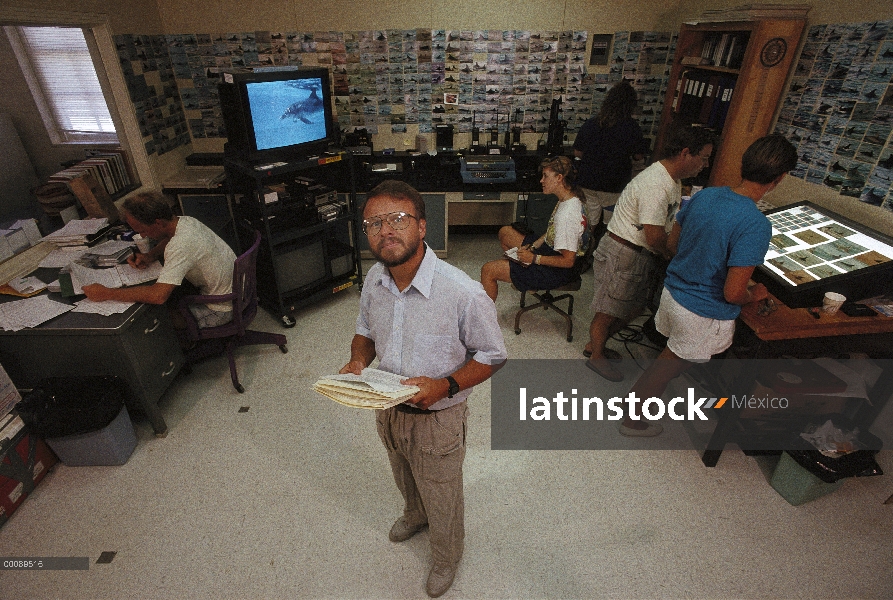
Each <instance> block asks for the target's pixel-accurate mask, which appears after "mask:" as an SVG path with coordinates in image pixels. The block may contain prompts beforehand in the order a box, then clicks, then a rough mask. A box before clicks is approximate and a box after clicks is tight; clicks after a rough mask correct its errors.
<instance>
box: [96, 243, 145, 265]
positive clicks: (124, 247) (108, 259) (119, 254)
mask: <svg viewBox="0 0 893 600" xmlns="http://www.w3.org/2000/svg"><path fill="white" fill-rule="evenodd" d="M134 247H135V246H134V244H133V242H126V241H119V240H109V241H107V242H103V243H101V244H99V245H98V246H93V247H92V248H90V249H89V250H87V251H86V252H85V253H84V260H89V261H90V262H91V263H92V264H93V266H94V267H114V266H115V265H117V264H120V263H125V262H127V257H128V256H130V255H131V254H133V248H134Z"/></svg>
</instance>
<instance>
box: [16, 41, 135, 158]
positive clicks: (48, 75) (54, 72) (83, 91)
mask: <svg viewBox="0 0 893 600" xmlns="http://www.w3.org/2000/svg"><path fill="white" fill-rule="evenodd" d="M4 29H5V30H6V33H7V36H8V37H9V39H10V42H11V44H12V46H13V50H14V51H15V54H16V57H17V58H18V60H19V64H20V65H21V67H22V72H23V74H24V75H25V79H26V80H27V81H28V85H29V87H30V88H31V93H32V95H33V96H34V99H35V101H36V103H37V105H38V108H39V109H40V112H41V114H42V116H43V120H44V123H45V124H46V127H47V130H48V132H49V134H50V138H51V139H52V141H53V142H54V143H94V144H97V143H115V142H117V141H118V136H117V135H116V133H115V124H114V122H113V121H112V117H111V114H110V113H109V109H108V104H107V103H106V99H105V95H104V94H103V91H102V87H101V85H100V83H99V78H98V77H97V75H96V69H95V67H94V66H93V58H92V56H91V55H90V49H89V47H88V45H87V40H86V38H85V37H84V30H83V29H81V28H78V27H5V28H4Z"/></svg>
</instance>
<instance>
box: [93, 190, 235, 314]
mask: <svg viewBox="0 0 893 600" xmlns="http://www.w3.org/2000/svg"><path fill="white" fill-rule="evenodd" d="M123 208H124V214H123V216H124V219H125V220H126V221H127V224H128V225H130V227H131V229H133V230H134V231H135V232H137V233H138V234H140V236H142V237H144V238H149V239H152V240H154V241H155V242H156V244H155V246H154V247H153V248H152V249H151V250H149V251H148V252H146V253H136V254H134V256H132V257H130V258H128V259H127V261H128V262H129V263H130V264H131V265H132V266H134V267H136V268H138V269H140V268H142V269H144V268H146V267H147V266H149V265H150V264H152V263H153V262H155V261H156V260H158V259H159V258H161V257H163V258H164V266H163V267H162V269H161V274H160V275H159V276H158V280H157V281H156V282H155V283H153V284H152V285H141V286H136V287H130V288H119V289H111V288H107V287H105V286H104V285H100V284H98V283H94V284H91V285H85V286H84V294H86V295H87V298H89V299H90V300H94V301H97V302H99V301H104V300H119V301H123V302H145V303H148V304H164V303H165V302H167V299H168V298H170V296H171V294H172V293H173V291H174V289H175V288H177V287H178V286H179V285H181V284H182V283H183V280H184V279H186V280H187V281H188V282H189V283H191V284H193V285H194V286H195V287H197V288H198V291H199V293H200V294H202V295H220V294H229V293H230V292H232V290H233V264H234V263H235V261H236V255H235V253H234V252H233V251H232V249H231V248H230V247H229V245H227V243H226V242H224V241H223V240H222V239H220V237H218V236H217V234H216V233H214V232H213V231H211V230H210V229H209V228H208V227H207V226H206V225H204V224H203V223H202V222H200V221H199V220H198V219H194V218H193V217H179V216H176V215H174V213H173V211H172V210H171V207H170V205H169V204H168V203H167V201H166V200H165V199H164V196H162V195H161V194H158V193H153V192H149V193H142V194H137V195H136V196H133V197H131V198H128V199H127V200H125V201H124V206H123ZM189 310H190V311H192V314H193V315H195V318H196V320H197V321H198V324H199V327H216V326H217V325H223V324H224V323H228V322H229V321H231V320H232V316H233V311H232V305H231V304H230V303H228V302H225V303H217V304H192V305H190V306H189Z"/></svg>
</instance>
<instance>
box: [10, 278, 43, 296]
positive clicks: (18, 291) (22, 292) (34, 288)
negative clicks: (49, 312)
mask: <svg viewBox="0 0 893 600" xmlns="http://www.w3.org/2000/svg"><path fill="white" fill-rule="evenodd" d="M7 286H8V287H9V288H12V293H13V295H15V296H22V297H23V298H27V297H28V296H34V295H35V294H39V293H40V292H42V291H43V290H45V289H46V288H47V285H46V284H45V283H44V282H42V281H41V280H40V279H38V278H37V277H16V278H15V279H13V280H12V281H10V282H9V283H7V284H6V285H5V286H3V287H4V288H5V287H7ZM0 291H3V290H2V288H0ZM3 293H9V292H7V291H3Z"/></svg>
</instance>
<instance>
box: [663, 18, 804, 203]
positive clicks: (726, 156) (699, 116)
mask: <svg viewBox="0 0 893 600" xmlns="http://www.w3.org/2000/svg"><path fill="white" fill-rule="evenodd" d="M792 13H793V14H796V15H797V16H791V17H790V18H773V19H753V20H741V21H728V22H698V23H683V24H682V27H681V29H680V31H679V39H678V42H677V44H676V57H675V59H674V61H673V66H672V70H671V71H670V79H669V82H668V87H667V94H666V97H665V98H664V108H663V112H662V114H661V121H660V126H659V129H658V135H657V143H656V156H658V157H660V156H662V151H663V146H664V140H665V139H666V136H667V134H668V132H669V130H670V128H671V127H673V126H674V125H677V124H679V125H691V124H700V125H703V126H705V127H711V128H712V129H714V130H715V131H716V133H717V140H718V141H717V144H716V148H715V150H714V154H713V159H712V161H711V163H712V166H711V169H710V170H709V171H708V170H707V169H705V170H704V172H702V174H701V176H700V177H699V181H697V183H698V184H701V185H704V184H708V185H715V186H718V185H736V184H737V183H738V182H739V181H740V180H741V156H742V155H743V154H744V151H745V150H746V149H747V147H748V146H750V144H751V143H753V142H754V141H755V140H756V139H758V138H760V137H762V136H764V135H766V134H767V133H768V132H769V128H770V126H771V125H772V121H773V119H774V116H775V112H776V109H777V107H778V104H779V100H780V99H781V94H782V92H783V90H784V86H785V82H786V80H787V78H788V74H789V73H790V70H791V66H792V65H793V62H794V57H795V54H796V50H797V46H798V44H799V42H800V37H801V35H802V33H803V28H804V26H805V24H806V14H805V11H800V12H799V13H797V12H794V11H792ZM723 40H725V41H723ZM730 40H736V41H735V42H734V44H733V43H732V42H731V41H730ZM729 44H733V47H732V50H731V51H728V48H729ZM742 45H743V46H744V47H743V48H742ZM736 46H737V48H738V49H737V50H735V49H734V48H735V47H736ZM738 57H740V67H739V66H738V60H739V59H738ZM701 63H708V64H701Z"/></svg>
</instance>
